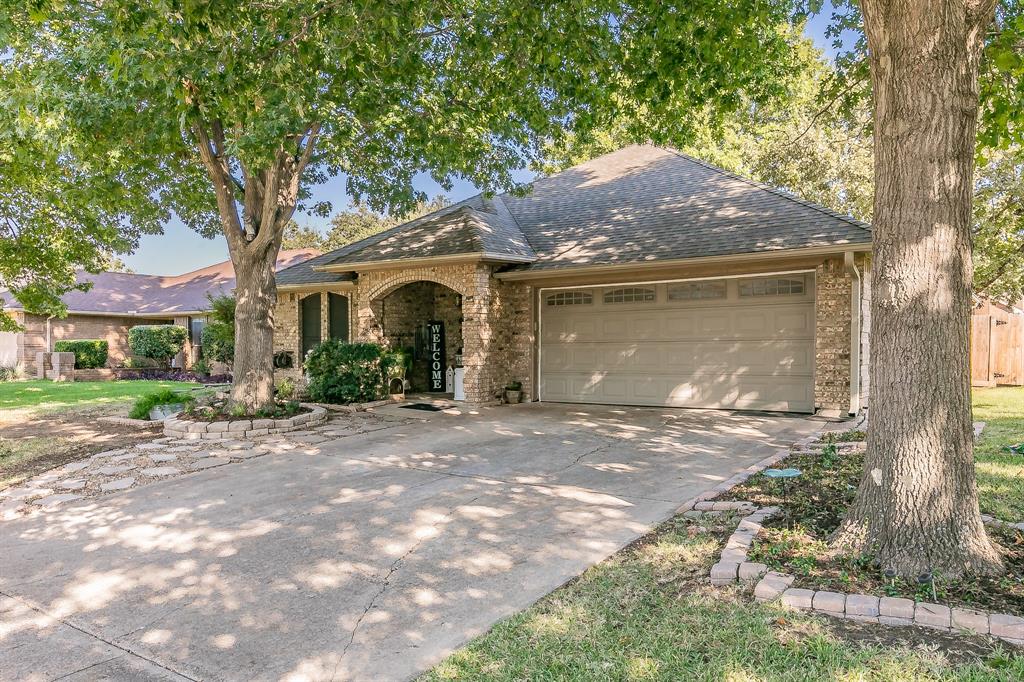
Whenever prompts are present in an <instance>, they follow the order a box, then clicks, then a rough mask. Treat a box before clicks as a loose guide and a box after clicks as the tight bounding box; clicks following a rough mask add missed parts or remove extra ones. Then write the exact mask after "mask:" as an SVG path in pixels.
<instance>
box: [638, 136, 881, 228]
mask: <svg viewBox="0 0 1024 682" xmlns="http://www.w3.org/2000/svg"><path fill="white" fill-rule="evenodd" d="M657 146H658V148H659V149H664V150H665V151H667V152H669V153H670V154H675V155H676V156H678V157H680V158H682V159H686V160H687V161H690V162H692V163H695V164H697V165H698V166H703V167H704V168H707V169H708V170H712V171H714V172H716V173H719V174H720V175H724V176H726V177H727V178H732V179H734V180H739V181H740V182H745V183H746V184H748V185H752V186H754V187H757V188H758V189H763V190H765V191H767V192H771V193H772V194H774V195H776V196H778V197H782V198H783V199H789V200H790V201H792V202H794V203H797V204H800V205H802V206H806V207H807V208H811V209H814V210H816V211H819V212H821V213H824V214H825V215H827V216H831V217H833V218H838V219H839V220H842V221H843V222H847V223H849V224H851V225H853V226H854V227H859V228H860V229H862V230H865V231H866V232H871V225H870V224H868V223H865V222H864V221H862V220H857V219H856V218H854V217H853V216H849V215H845V214H843V213H839V212H838V211H834V210H832V209H831V208H828V207H827V206H822V205H821V204H818V203H815V202H813V201H807V200H806V199H803V198H801V197H798V196H796V195H795V194H793V193H792V192H787V191H785V190H783V189H779V188H778V187H772V186H771V185H768V184H765V183H763V182H758V181H757V180H751V179H750V178H745V177H743V176H742V175H738V174H736V173H733V172H731V171H727V170H725V169H724V168H720V167H719V166H716V165H714V164H712V163H708V162H707V161H704V160H703V159H698V158H697V157H695V156H691V155H690V154H687V153H685V152H681V151H679V150H678V149H675V148H673V147H662V146H660V145H657ZM623 149H625V147H623Z"/></svg>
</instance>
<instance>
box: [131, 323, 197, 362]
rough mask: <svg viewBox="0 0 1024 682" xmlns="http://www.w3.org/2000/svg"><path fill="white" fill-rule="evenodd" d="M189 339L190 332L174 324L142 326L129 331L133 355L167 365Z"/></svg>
mask: <svg viewBox="0 0 1024 682" xmlns="http://www.w3.org/2000/svg"><path fill="white" fill-rule="evenodd" d="M187 338H188V330H187V329H185V328H184V327H182V326H180V325H174V324H142V325H139V326H138V327H132V328H131V329H129V330H128V345H129V346H131V349H132V352H133V353H135V354H136V355H141V356H142V357H144V358H152V359H154V360H160V361H163V362H165V363H166V362H170V361H171V358H173V357H174V356H175V355H177V354H178V353H180V352H181V349H182V348H183V347H184V346H185V340H186V339H187Z"/></svg>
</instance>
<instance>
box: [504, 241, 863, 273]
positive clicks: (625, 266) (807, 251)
mask: <svg viewBox="0 0 1024 682" xmlns="http://www.w3.org/2000/svg"><path fill="white" fill-rule="evenodd" d="M847 251H852V252H856V253H861V252H869V251H871V243H870V242H866V243H857V244H834V245H831V246H809V247H807V248H803V249H775V250H771V251H754V252H751V253H737V254H726V255H721V256H695V257H693V258H674V259H665V260H656V261H639V262H624V263H611V264H598V265H565V266H560V267H553V268H540V269H537V270H512V271H510V272H498V273H495V274H494V277H496V278H498V279H507V280H519V279H553V278H557V277H569V276H582V275H588V274H599V273H605V272H616V271H620V270H629V269H634V270H640V269H642V270H657V269H664V268H671V267H685V266H689V265H702V264H705V263H737V264H743V263H745V262H747V261H752V260H765V259H769V258H800V257H803V256H842V255H843V253H845V252H847ZM710 279H720V278H717V277H711V278H710Z"/></svg>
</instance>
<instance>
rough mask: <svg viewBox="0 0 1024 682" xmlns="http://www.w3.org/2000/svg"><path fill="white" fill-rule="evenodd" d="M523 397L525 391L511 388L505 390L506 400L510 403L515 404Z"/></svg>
mask: <svg viewBox="0 0 1024 682" xmlns="http://www.w3.org/2000/svg"><path fill="white" fill-rule="evenodd" d="M522 398H523V392H522V391H509V390H506V391H505V402H507V403H508V404H509V405H515V404H516V403H518V402H519V401H520V400H522Z"/></svg>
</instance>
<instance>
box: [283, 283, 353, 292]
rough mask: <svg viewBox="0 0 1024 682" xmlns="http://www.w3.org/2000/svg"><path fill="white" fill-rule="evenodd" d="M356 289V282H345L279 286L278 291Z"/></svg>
mask: <svg viewBox="0 0 1024 682" xmlns="http://www.w3.org/2000/svg"><path fill="white" fill-rule="evenodd" d="M355 288H356V283H355V281H354V280H343V281H341V282H302V283H296V284H278V285H277V290H278V291H288V292H292V293H295V292H301V291H323V290H325V289H329V290H331V291H351V290H353V289H355Z"/></svg>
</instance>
